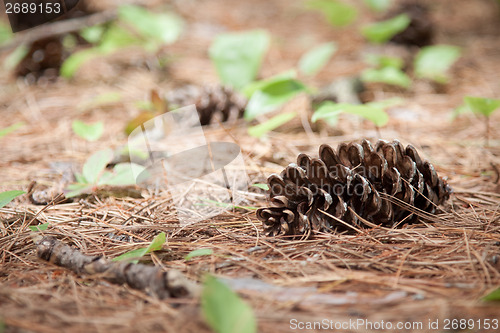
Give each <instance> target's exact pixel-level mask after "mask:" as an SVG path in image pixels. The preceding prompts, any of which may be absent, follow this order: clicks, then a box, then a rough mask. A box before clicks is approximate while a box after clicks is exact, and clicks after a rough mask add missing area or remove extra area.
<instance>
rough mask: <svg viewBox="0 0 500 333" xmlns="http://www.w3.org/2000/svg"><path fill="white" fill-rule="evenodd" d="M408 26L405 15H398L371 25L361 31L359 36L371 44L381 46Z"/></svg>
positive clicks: (407, 18) (408, 20)
mask: <svg viewBox="0 0 500 333" xmlns="http://www.w3.org/2000/svg"><path fill="white" fill-rule="evenodd" d="M409 25H410V18H409V16H408V15H407V14H400V15H398V16H396V17H393V18H391V19H388V20H386V21H382V22H377V23H372V24H369V25H366V26H364V27H363V28H362V29H361V34H362V35H363V36H364V37H365V38H366V39H368V40H369V41H370V42H372V43H376V44H383V43H385V42H387V41H389V40H390V39H391V38H392V37H394V36H395V35H396V34H398V33H400V32H402V31H404V30H405V29H406V28H408V26H409Z"/></svg>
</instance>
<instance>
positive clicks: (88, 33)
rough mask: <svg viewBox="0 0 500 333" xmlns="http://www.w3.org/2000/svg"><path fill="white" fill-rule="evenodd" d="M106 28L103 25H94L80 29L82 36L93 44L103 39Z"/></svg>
mask: <svg viewBox="0 0 500 333" xmlns="http://www.w3.org/2000/svg"><path fill="white" fill-rule="evenodd" d="M105 31H106V28H105V27H104V26H103V25H93V26H90V27H86V28H83V29H82V30H80V36H82V38H83V39H85V40H86V41H87V42H89V43H91V44H97V43H98V42H100V41H101V39H102V36H103V35H104V32H105Z"/></svg>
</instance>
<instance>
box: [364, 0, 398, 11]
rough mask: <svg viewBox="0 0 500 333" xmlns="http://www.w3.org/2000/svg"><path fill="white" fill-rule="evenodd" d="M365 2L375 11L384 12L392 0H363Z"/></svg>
mask: <svg viewBox="0 0 500 333" xmlns="http://www.w3.org/2000/svg"><path fill="white" fill-rule="evenodd" d="M364 1H365V4H366V5H367V6H368V7H369V8H370V9H371V10H373V11H375V12H385V11H386V10H387V9H389V7H390V6H391V3H392V0H364Z"/></svg>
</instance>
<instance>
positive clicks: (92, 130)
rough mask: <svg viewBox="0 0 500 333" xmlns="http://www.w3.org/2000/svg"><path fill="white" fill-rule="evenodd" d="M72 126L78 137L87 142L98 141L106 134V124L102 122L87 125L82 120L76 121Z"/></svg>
mask: <svg viewBox="0 0 500 333" xmlns="http://www.w3.org/2000/svg"><path fill="white" fill-rule="evenodd" d="M71 126H72V128H73V132H75V134H76V135H78V136H79V137H81V138H83V139H85V140H87V141H97V140H99V138H100V137H101V136H102V134H103V133H104V123H103V122H102V121H99V122H96V123H93V124H86V123H84V122H83V121H81V120H75V121H73V123H72V124H71Z"/></svg>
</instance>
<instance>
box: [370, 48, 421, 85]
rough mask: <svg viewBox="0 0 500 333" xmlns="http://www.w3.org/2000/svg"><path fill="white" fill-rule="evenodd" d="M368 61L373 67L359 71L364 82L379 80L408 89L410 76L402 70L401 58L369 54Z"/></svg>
mask: <svg viewBox="0 0 500 333" xmlns="http://www.w3.org/2000/svg"><path fill="white" fill-rule="evenodd" d="M367 61H368V63H370V64H372V65H374V66H375V68H368V69H366V70H364V71H363V72H362V73H361V80H362V81H364V82H379V83H385V84H390V85H395V86H399V87H402V88H405V89H408V88H409V87H410V86H411V79H410V77H409V76H408V75H407V74H406V73H405V72H403V70H402V67H403V60H402V59H401V58H397V57H387V56H378V55H371V56H369V57H368V58H367Z"/></svg>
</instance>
